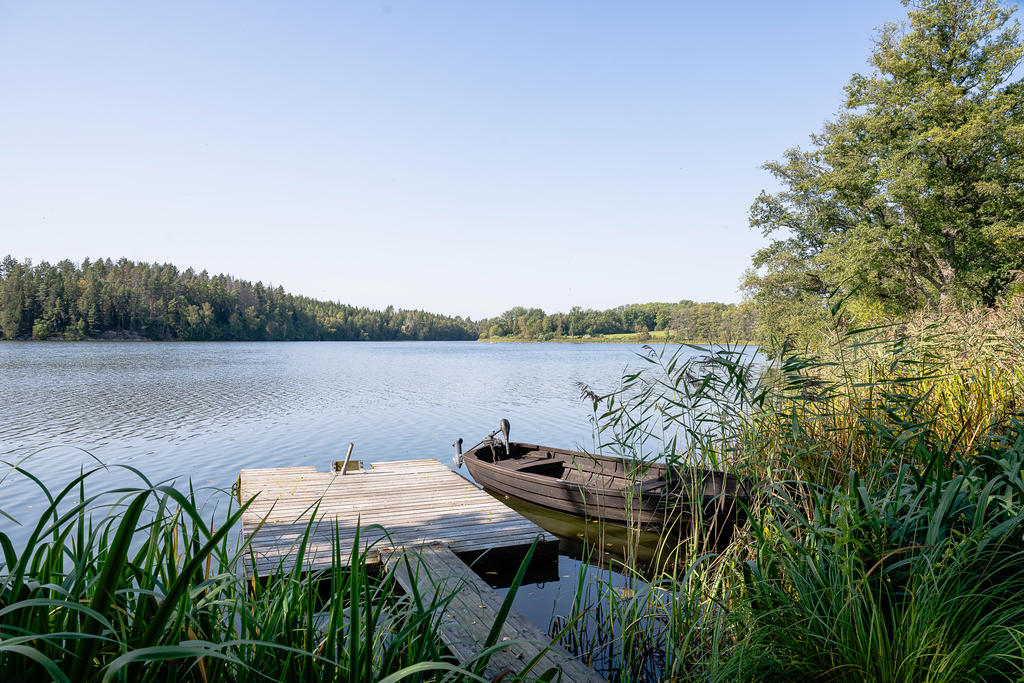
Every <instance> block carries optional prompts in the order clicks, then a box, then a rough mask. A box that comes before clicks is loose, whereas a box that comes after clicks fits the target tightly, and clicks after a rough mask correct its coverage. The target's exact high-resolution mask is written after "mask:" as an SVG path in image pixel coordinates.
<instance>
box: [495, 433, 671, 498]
mask: <svg viewBox="0 0 1024 683" xmlns="http://www.w3.org/2000/svg"><path fill="white" fill-rule="evenodd" d="M510 451H511V456H510V455H508V454H506V453H505V445H504V444H496V445H495V446H494V449H493V451H492V450H491V449H490V448H481V449H479V452H478V453H477V457H478V458H480V459H481V460H484V461H485V462H491V463H493V464H495V465H497V466H499V467H502V468H508V469H510V470H514V471H516V472H520V473H523V474H536V475H540V476H542V477H549V478H552V479H560V480H563V481H567V482H572V483H574V484H579V485H582V486H594V487H599V488H608V489H612V488H619V489H621V488H624V487H625V486H626V485H628V484H632V485H639V487H640V489H641V490H642V491H643V492H644V493H647V492H650V493H659V492H661V491H662V490H664V489H665V488H666V487H667V486H668V485H669V484H670V483H671V482H670V480H669V479H667V478H666V477H665V467H664V466H663V465H659V464H650V463H647V464H643V465H640V466H638V467H635V468H629V469H630V471H629V472H627V471H626V470H627V463H626V462H624V461H623V460H620V459H618V458H612V457H608V456H601V455H593V454H590V453H581V452H577V451H566V450H561V449H557V448H545V447H543V446H536V445H533V444H520V443H512V444H511V448H510Z"/></svg>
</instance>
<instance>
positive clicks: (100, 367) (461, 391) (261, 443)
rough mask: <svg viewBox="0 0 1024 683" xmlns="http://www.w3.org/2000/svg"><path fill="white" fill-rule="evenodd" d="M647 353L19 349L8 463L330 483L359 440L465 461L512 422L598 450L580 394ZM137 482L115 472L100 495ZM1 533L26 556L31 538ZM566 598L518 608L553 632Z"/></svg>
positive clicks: (387, 347) (3, 357) (84, 345)
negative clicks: (285, 475)
mask: <svg viewBox="0 0 1024 683" xmlns="http://www.w3.org/2000/svg"><path fill="white" fill-rule="evenodd" d="M639 352H641V347H640V346H638V345H630V344H487V343H480V342H349V343H345V342H335V343H301V342H285V343H269V342H261V343H241V342H231V343H218V342H210V343H204V342H191V343H139V342H77V343H74V342H72V343H62V342H52V343H51V342H22V343H19V342H4V343H2V344H0V396H2V403H0V453H3V459H5V460H8V461H11V460H14V459H16V458H18V457H21V456H24V455H27V454H30V453H34V455H33V456H32V457H31V458H30V459H29V460H28V462H27V465H26V466H27V468H28V469H30V470H31V471H32V472H33V473H34V474H36V475H38V476H41V477H42V478H43V479H45V480H46V481H47V482H49V483H51V484H58V483H61V482H66V481H68V480H69V479H70V478H72V477H73V476H75V475H76V474H77V473H78V471H79V468H80V467H89V466H90V465H94V464H95V461H93V460H92V459H91V458H90V456H89V455H87V454H86V452H88V453H89V454H91V455H92V456H95V458H98V459H99V460H101V461H103V462H105V463H108V464H126V465H131V466H133V467H135V468H138V469H139V470H141V471H142V472H144V473H145V474H146V475H147V476H149V477H151V478H153V479H157V480H165V479H177V480H178V482H179V484H181V483H184V482H185V480H186V479H187V478H190V479H191V480H192V483H193V484H194V485H195V486H197V487H207V486H214V487H218V488H229V487H230V486H231V485H232V484H233V483H234V481H235V479H236V477H237V475H238V471H239V470H240V469H243V468H248V467H277V466H288V465H315V466H316V467H317V468H318V469H320V470H327V469H329V467H330V465H331V462H332V461H334V460H339V459H342V458H343V457H344V455H345V450H346V449H347V446H348V443H349V442H353V443H355V451H354V454H353V457H354V458H358V459H362V460H364V461H365V460H368V461H381V460H401V459H411V458H438V459H440V460H441V461H442V462H445V463H450V462H451V459H452V455H453V449H452V447H451V444H452V442H453V441H455V439H456V438H458V437H460V436H461V437H463V438H464V439H465V440H466V445H467V447H468V446H469V445H471V444H473V443H475V442H476V441H478V440H479V439H480V438H482V437H483V436H484V435H485V434H486V433H487V432H489V431H491V430H493V429H495V428H496V427H497V423H498V420H499V419H500V418H502V417H507V418H508V419H509V420H510V422H511V424H512V438H513V439H515V440H521V441H528V442H533V443H545V444H551V445H558V446H567V447H576V446H581V447H585V448H588V449H589V448H592V447H593V445H594V441H593V431H592V428H591V422H590V418H591V406H590V404H589V402H586V401H583V400H581V399H580V389H579V386H578V383H580V382H583V383H586V384H588V385H590V386H592V387H594V388H596V389H597V390H599V391H600V390H609V389H612V388H614V387H615V386H617V384H618V381H619V378H620V377H621V376H622V373H623V372H624V371H625V370H626V369H627V368H629V367H637V366H639V365H640V364H642V363H643V361H640V360H639V359H638V358H637V354H638V353H639ZM686 353H689V351H687V352H686ZM462 473H463V474H464V475H465V476H468V474H467V473H466V472H465V470H462ZM122 483H130V484H133V485H134V484H136V483H137V480H135V479H134V478H133V477H132V476H131V475H129V474H128V473H127V472H126V471H124V470H118V469H112V470H110V471H109V472H105V473H103V474H102V475H101V478H99V479H96V480H94V481H93V483H92V485H93V486H96V487H104V488H106V487H108V486H110V485H114V484H122ZM41 506H42V505H41V502H40V496H39V493H38V492H37V490H36V489H34V488H33V487H32V486H29V485H28V483H27V482H26V481H25V480H24V479H23V478H20V477H13V478H8V479H7V480H5V481H4V482H3V483H0V509H3V510H4V511H5V512H7V513H8V514H11V515H12V516H14V517H15V518H18V519H21V520H30V519H32V518H33V510H39V508H40V507H41ZM0 525H3V527H4V529H5V531H7V532H8V533H9V534H10V535H11V536H12V537H13V538H14V539H15V541H16V542H17V540H18V538H19V535H20V533H23V532H24V528H23V527H22V528H21V529H17V528H13V525H11V524H10V522H9V521H7V520H3V519H2V518H0ZM577 566H578V565H577V564H575V561H573V560H570V559H568V558H565V559H564V561H560V563H559V568H558V572H559V574H560V575H562V576H566V575H569V576H573V577H574V576H575V571H576V567H577ZM570 583H571V582H570ZM571 590H572V589H571V586H570V587H569V591H570V592H571ZM557 591H558V588H557V586H556V585H552V584H549V585H547V586H531V587H530V588H529V589H525V588H524V593H523V595H522V599H519V600H517V605H518V606H519V607H520V608H521V609H523V610H524V611H526V612H528V613H529V616H531V617H532V618H534V619H535V620H536V621H538V622H539V623H540V624H541V625H542V626H544V625H546V619H547V618H549V617H550V616H551V610H552V606H553V604H554V602H556V601H557V600H558V594H557Z"/></svg>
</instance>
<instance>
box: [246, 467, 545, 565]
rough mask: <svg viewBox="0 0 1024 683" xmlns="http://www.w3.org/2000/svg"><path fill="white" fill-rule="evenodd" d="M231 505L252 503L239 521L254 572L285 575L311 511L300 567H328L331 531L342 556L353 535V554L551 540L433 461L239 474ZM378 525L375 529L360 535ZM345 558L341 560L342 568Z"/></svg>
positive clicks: (479, 547)
mask: <svg viewBox="0 0 1024 683" xmlns="http://www.w3.org/2000/svg"><path fill="white" fill-rule="evenodd" d="M238 483H239V490H238V494H239V499H240V500H250V499H253V500H252V503H251V504H250V506H249V508H248V509H247V510H246V512H245V513H244V514H243V516H242V532H243V534H244V535H245V536H246V537H247V538H249V539H250V541H251V548H252V550H253V554H254V555H255V561H254V562H253V565H254V566H252V567H251V568H250V569H252V570H253V571H255V572H256V573H257V574H259V573H263V572H267V571H275V570H277V569H278V568H279V567H284V568H285V569H287V567H288V566H289V555H290V554H291V553H293V552H294V551H295V548H296V541H297V540H298V539H300V538H302V537H303V535H304V534H305V533H306V531H307V528H309V526H310V520H311V519H312V518H313V516H314V513H315V517H316V519H315V521H314V522H313V526H312V530H311V531H310V535H309V538H308V539H307V540H308V545H307V556H306V557H305V561H306V562H307V566H309V567H312V568H314V569H316V568H322V567H326V566H329V565H330V563H331V562H332V561H333V553H332V552H331V545H332V543H333V539H334V533H335V528H337V531H338V534H339V537H340V539H341V543H342V547H343V550H346V549H348V550H350V549H351V544H352V539H353V538H354V535H355V530H356V528H357V527H360V528H361V529H362V531H361V532H360V533H361V534H362V546H363V548H362V549H361V550H364V549H365V548H367V547H374V546H381V545H382V544H387V545H389V546H395V547H401V546H418V545H421V544H423V543H427V542H431V541H443V542H445V543H450V544H452V547H453V549H454V550H457V551H458V552H463V551H480V550H486V549H488V548H493V547H505V546H516V545H521V544H524V543H530V542H531V541H532V540H533V539H534V538H536V537H538V536H540V538H541V540H542V541H543V542H545V543H554V542H555V538H554V537H553V536H551V535H550V534H547V533H546V532H544V531H543V530H542V529H540V527H537V526H536V525H534V524H533V523H532V522H530V521H529V520H527V519H526V518H524V517H522V516H521V515H519V513H517V512H515V511H513V510H511V509H510V508H508V507H506V506H505V505H504V504H502V503H501V502H500V501H498V500H496V499H495V498H494V497H492V496H491V495H489V494H488V493H486V492H484V491H482V490H480V489H479V488H477V487H476V486H474V485H473V484H471V483H470V482H468V481H467V480H466V479H464V478H462V477H460V476H459V475H458V474H456V473H454V472H453V471H452V470H451V469H449V468H448V467H447V466H446V465H444V464H442V463H440V462H439V461H437V460H433V459H420V460H409V461H393V462H375V463H372V464H370V465H369V467H368V468H367V469H365V470H360V471H352V472H349V473H347V474H345V475H340V474H337V473H334V472H317V471H316V470H315V468H313V467H308V466H302V467H289V468H274V469H260V470H257V469H248V470H242V472H241V473H240V475H239V482H238ZM373 525H379V526H381V527H383V528H384V529H386V530H387V531H388V532H389V533H388V535H385V534H383V533H381V532H380V530H379V529H372V530H371V529H368V528H369V527H371V526H373ZM348 554H349V553H348V552H345V553H344V555H343V558H344V559H343V561H345V562H348V561H349V559H350V558H349V557H348Z"/></svg>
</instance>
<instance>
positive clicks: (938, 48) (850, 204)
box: [744, 0, 1024, 326]
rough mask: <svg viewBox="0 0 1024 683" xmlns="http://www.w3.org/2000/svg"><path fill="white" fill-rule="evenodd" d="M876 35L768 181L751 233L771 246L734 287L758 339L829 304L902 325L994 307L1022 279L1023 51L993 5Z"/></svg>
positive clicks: (958, 9)
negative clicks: (847, 294) (860, 68)
mask: <svg viewBox="0 0 1024 683" xmlns="http://www.w3.org/2000/svg"><path fill="white" fill-rule="evenodd" d="M903 2H904V5H905V6H906V5H910V6H911V10H910V11H909V14H908V22H907V23H903V24H899V25H895V24H889V25H886V26H884V27H883V28H882V29H881V30H880V32H879V34H878V36H877V39H876V41H875V48H874V51H873V53H872V56H871V59H870V64H871V65H872V66H873V67H874V68H873V70H872V71H871V72H870V73H868V74H867V75H860V74H854V75H853V77H852V78H851V79H850V82H849V84H848V85H847V86H846V88H845V90H846V97H845V101H844V103H843V106H842V109H841V111H840V113H839V115H838V116H837V117H836V118H835V120H834V121H831V122H829V123H827V124H826V125H825V127H824V129H823V131H822V132H821V133H819V134H816V135H813V136H812V137H811V147H810V149H808V150H801V149H790V150H788V151H787V152H786V154H785V155H784V157H783V159H782V160H781V161H775V162H770V163H767V164H766V165H765V167H764V168H765V169H766V170H768V171H769V172H770V173H771V174H772V175H773V176H774V177H775V178H776V179H777V180H778V181H779V182H780V183H781V185H782V189H781V190H780V191H779V192H776V193H774V194H769V193H766V192H762V193H761V195H760V196H759V197H758V198H757V199H756V200H755V202H754V204H753V206H752V207H751V209H750V223H751V226H752V227H755V228H758V229H760V230H761V231H762V233H763V234H764V235H766V236H769V235H777V234H781V237H777V238H776V239H775V240H774V241H773V242H772V243H771V244H770V245H769V246H768V247H766V248H764V249H762V250H760V251H758V252H757V253H756V254H755V255H754V260H753V265H754V268H755V269H754V270H751V271H748V273H747V275H746V278H745V282H744V287H745V289H747V290H748V291H749V292H750V293H751V294H752V295H753V297H754V299H755V300H756V301H757V302H758V303H759V304H760V305H761V308H762V310H763V311H764V312H765V313H768V315H762V316H761V320H762V321H764V322H765V323H770V322H771V321H775V322H776V323H777V324H780V325H782V326H785V325H786V324H789V325H790V326H792V325H793V324H807V323H808V321H809V320H810V319H813V318H814V317H815V316H816V315H818V314H820V313H821V312H822V311H823V310H824V305H823V302H824V299H825V298H826V297H827V296H828V295H829V294H830V293H831V292H833V291H836V290H837V289H842V288H846V289H848V290H855V294H854V296H853V297H852V301H853V303H854V306H855V308H856V307H859V310H862V311H871V312H872V313H875V314H897V315H898V314H903V313H906V312H907V311H911V310H915V309H920V308H923V307H936V306H938V305H940V303H942V302H945V301H952V302H956V303H959V304H971V303H983V304H986V305H991V304H992V303H993V302H994V301H995V300H996V299H997V298H998V297H999V296H1000V295H1001V294H1002V293H1003V292H1004V291H1005V290H1006V288H1007V286H1008V285H1009V284H1010V283H1011V282H1012V281H1013V280H1014V278H1015V277H1017V276H1018V274H1019V273H1020V271H1021V270H1022V269H1024V163H1022V162H1024V90H1022V86H1021V82H1020V81H1019V80H1018V79H1014V71H1015V69H1017V67H1018V66H1020V65H1021V62H1022V57H1024V46H1022V43H1021V41H1020V39H1019V35H1018V25H1017V22H1016V21H1015V20H1014V19H1013V12H1014V10H1012V9H1010V8H1008V7H1005V6H1003V5H1001V4H1000V3H998V2H997V1H996V0H921V1H920V2H918V3H914V4H913V5H911V3H910V2H909V0H903Z"/></svg>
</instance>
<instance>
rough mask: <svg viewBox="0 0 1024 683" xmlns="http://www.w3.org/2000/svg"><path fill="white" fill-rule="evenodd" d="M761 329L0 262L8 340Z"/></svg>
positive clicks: (728, 316)
mask: <svg viewBox="0 0 1024 683" xmlns="http://www.w3.org/2000/svg"><path fill="white" fill-rule="evenodd" d="M755 322H756V316H755V313H754V310H753V308H752V306H750V305H748V304H740V305H736V304H720V303H696V302H693V301H687V300H684V301H681V302H679V303H648V304H633V305H629V306H620V307H618V308H613V309H609V310H606V311H595V310H589V309H587V310H584V309H581V308H579V307H575V308H573V309H572V310H570V311H569V312H568V313H552V314H546V313H544V311H542V310H540V309H538V308H532V309H527V308H523V307H516V308H513V309H510V310H508V311H505V312H504V313H502V314H501V315H500V316H497V317H495V318H488V319H484V320H481V321H473V320H471V319H469V318H468V317H467V318H463V317H458V316H455V317H452V316H446V315H439V314H436V313H428V312H426V311H418V310H403V309H395V308H393V307H390V306H389V307H388V308H386V309H384V310H373V309H369V308H362V307H356V306H349V305H345V304H340V303H336V302H332V301H320V300H317V299H310V298H308V297H304V296H296V295H293V294H289V293H287V292H285V291H284V289H283V288H282V287H274V286H272V285H264V284H263V283H262V282H256V283H255V284H254V283H252V282H248V281H246V280H239V279H237V278H234V277H232V276H230V275H210V274H208V273H207V272H206V271H201V272H196V271H195V270H193V269H192V268H188V269H185V270H181V269H179V268H177V267H176V266H174V265H171V264H167V263H165V264H157V263H142V262H135V261H129V260H128V259H123V258H122V259H119V260H117V261H113V260H111V259H97V260H90V259H86V260H85V261H83V262H82V263H81V264H75V263H73V262H72V261H70V260H66V259H65V260H62V261H60V262H58V263H55V264H51V263H48V262H46V261H41V262H39V263H37V264H33V263H32V261H31V260H27V259H26V260H24V261H18V260H17V259H15V258H14V257H12V256H7V257H6V258H4V259H3V260H2V261H0V339H39V340H42V339H67V340H78V339H97V338H114V339H152V340H187V341H201V340H204V341H320V340H322V341H391V340H422V341H426V340H448V341H458V340H472V339H477V338H480V337H509V338H517V339H527V340H541V341H544V340H550V339H554V338H558V337H600V336H603V335H622V334H630V335H636V338H637V339H639V340H641V341H646V340H648V339H652V338H653V339H664V338H665V337H666V336H667V334H666V333H671V338H673V339H676V340H699V341H712V342H726V341H749V340H751V339H752V338H753V329H754V323H755ZM661 331H664V333H661V334H659V332H661ZM651 333H654V334H653V335H652V334H651Z"/></svg>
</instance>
